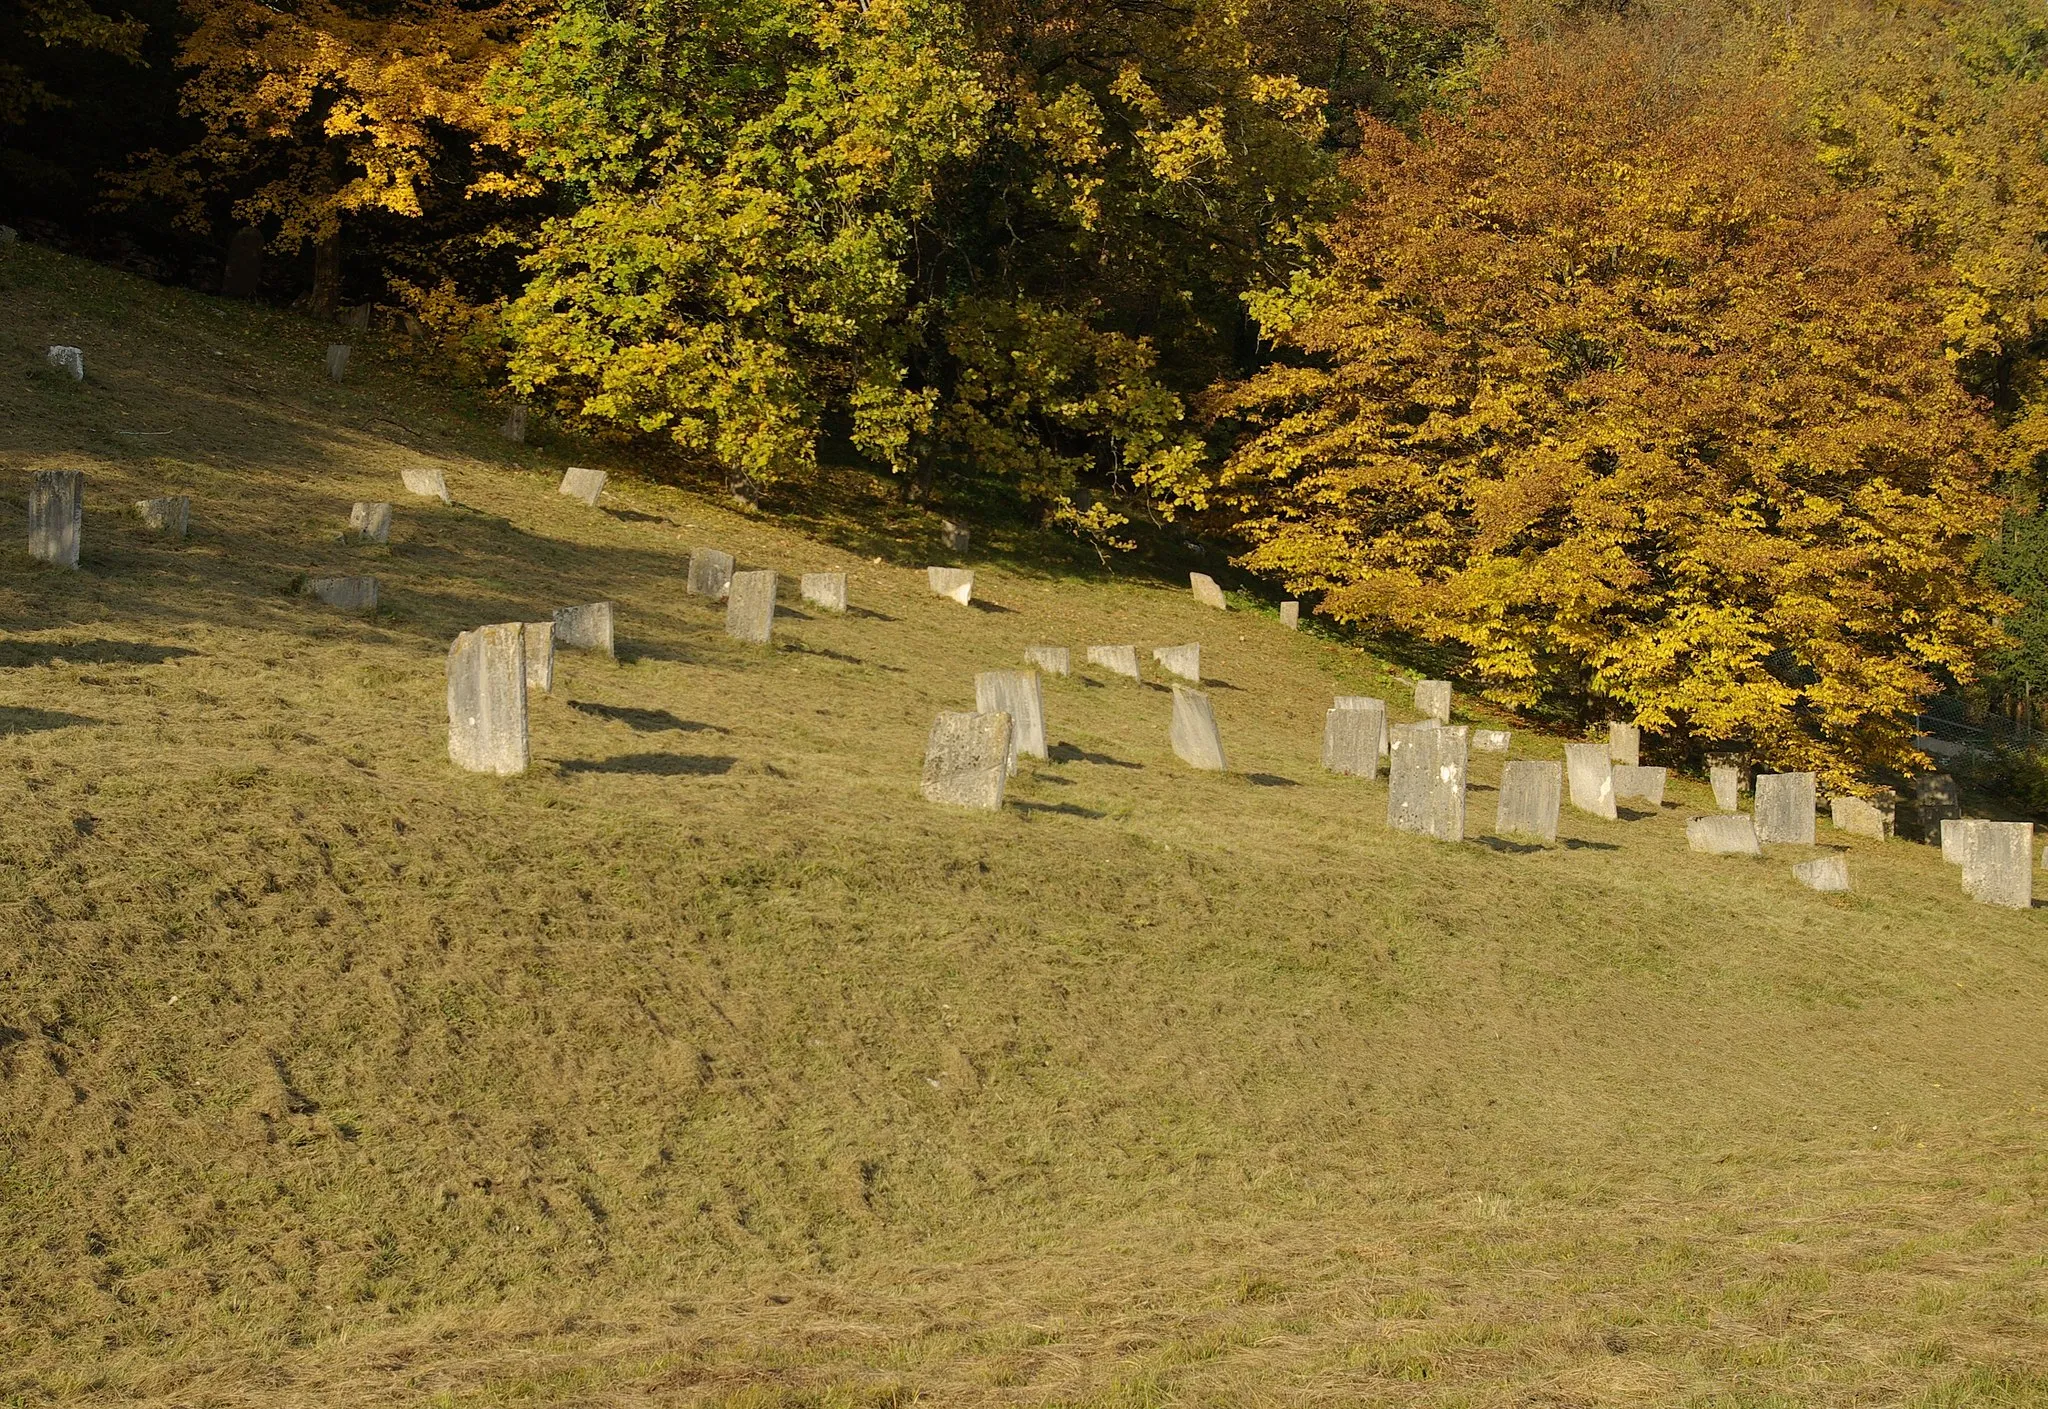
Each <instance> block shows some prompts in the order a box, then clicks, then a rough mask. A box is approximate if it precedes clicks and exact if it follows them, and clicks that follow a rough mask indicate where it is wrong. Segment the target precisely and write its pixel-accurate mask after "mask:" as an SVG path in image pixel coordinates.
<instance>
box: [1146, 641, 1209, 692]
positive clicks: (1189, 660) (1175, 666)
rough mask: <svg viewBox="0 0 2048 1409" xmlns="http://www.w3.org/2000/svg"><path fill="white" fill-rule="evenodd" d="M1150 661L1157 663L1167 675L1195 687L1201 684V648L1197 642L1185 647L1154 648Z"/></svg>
mask: <svg viewBox="0 0 2048 1409" xmlns="http://www.w3.org/2000/svg"><path fill="white" fill-rule="evenodd" d="M1152 659H1154V660H1156V661H1158V662H1159V664H1160V666H1161V667H1162V668H1163V669H1164V670H1165V671H1166V673H1167V674H1168V675H1178V676H1179V677H1180V678H1181V679H1183V680H1192V681H1193V682H1194V683H1195V684H1197V685H1199V684H1201V683H1202V647H1201V645H1200V643H1199V642H1197V643H1193V644H1190V645H1186V646H1154V647H1153V648H1152Z"/></svg>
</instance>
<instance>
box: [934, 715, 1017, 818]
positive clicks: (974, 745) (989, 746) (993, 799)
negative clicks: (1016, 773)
mask: <svg viewBox="0 0 2048 1409" xmlns="http://www.w3.org/2000/svg"><path fill="white" fill-rule="evenodd" d="M1009 757H1010V716H1009V715H1007V714H1002V713H996V714H968V713H965V712H963V711H955V710H947V711H945V712H944V713H942V714H941V715H939V717H938V718H937V719H936V720H934V721H933V723H932V732H931V733H930V735H928V736H927V737H926V739H925V745H924V795H925V800H926V801H928V802H945V803H951V804H953V805H954V806H956V807H978V808H981V809H983V810H984V811H988V812H997V811H1000V810H1001V809H1002V806H1003V782H1004V780H1005V779H1006V778H1008V776H1009V766H1008V760H1009Z"/></svg>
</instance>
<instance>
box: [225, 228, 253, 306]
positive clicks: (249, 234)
mask: <svg viewBox="0 0 2048 1409" xmlns="http://www.w3.org/2000/svg"><path fill="white" fill-rule="evenodd" d="M262 287H263V232H262V231H261V230H259V229H257V228H256V227H255V226H254V225H244V226H243V227H242V228H241V229H239V230H237V231H235V233H234V237H233V238H232V239H230V240H229V241H228V263H227V268H226V270H225V271H223V272H222V274H221V279H220V292H221V296H222V297H223V298H254V297H256V294H257V292H258V291H259V290H260V289H261V288H262Z"/></svg>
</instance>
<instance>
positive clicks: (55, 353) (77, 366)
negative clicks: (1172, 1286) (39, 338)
mask: <svg viewBox="0 0 2048 1409" xmlns="http://www.w3.org/2000/svg"><path fill="white" fill-rule="evenodd" d="M43 360H44V361H46V362H48V363H49V364H50V365H51V366H52V367H55V368H56V369H57V370H58V371H60V372H67V373H69V374H70V376H71V380H72V381H74V382H82V381H84V380H85V353H84V352H82V351H81V350H80V349H78V348H75V347H66V346H64V345H63V344H62V343H59V344H58V345H57V346H55V347H52V348H51V349H50V350H49V351H48V352H46V353H44V354H43Z"/></svg>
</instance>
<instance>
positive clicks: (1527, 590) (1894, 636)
mask: <svg viewBox="0 0 2048 1409" xmlns="http://www.w3.org/2000/svg"><path fill="white" fill-rule="evenodd" d="M1668 58H1669V56H1668V54H1661V53H1659V52H1657V51H1656V50H1655V49H1654V48H1652V47H1651V41H1650V40H1647V39H1646V38H1645V37H1644V36H1643V35H1642V34H1641V32H1640V31H1638V30H1635V29H1633V28H1631V27H1630V26H1628V25H1626V24H1615V23H1608V24H1589V25H1586V26H1583V27H1582V28H1580V29H1578V30H1576V31H1574V32H1572V33H1570V34H1568V35H1566V36H1564V37H1563V39H1562V40H1561V42H1556V43H1550V44H1543V43H1530V42H1516V43H1513V44H1511V45H1510V46H1509V47H1508V48H1507V49H1506V50H1505V52H1504V53H1503V54H1502V56H1501V57H1500V59H1499V61H1498V62H1496V63H1494V64H1493V65H1492V66H1491V67H1490V68H1489V69H1488V70H1487V72H1486V74H1485V76H1484V78H1483V81H1482V83H1481V85H1480V88H1479V91H1478V92H1477V94H1476V95H1475V100H1474V102H1473V105H1472V107H1471V109H1470V111H1469V112H1468V113H1466V114H1465V115H1463V116H1462V117H1448V116H1443V117H1437V118H1433V119H1431V120H1428V121H1427V122H1425V124H1424V125H1423V135H1422V137H1421V138H1420V140H1412V139H1410V138H1408V137H1405V136H1403V135H1401V134H1399V133H1397V132H1395V131H1393V130H1391V129H1389V128H1386V127H1374V128H1371V129H1369V130H1368V132H1367V133H1366V135H1365V145H1364V150H1363V152H1362V154H1361V156H1360V157H1359V158H1358V159H1357V160H1356V161H1355V162H1354V163H1353V164H1352V166H1351V169H1350V175H1351V177H1352V179H1353V181H1354V183H1355V185H1356V186H1357V188H1358V189H1359V190H1360V192H1361V196H1360V199H1359V201H1358V203H1357V204H1356V205H1355V206H1354V207H1353V208H1352V209H1351V210H1350V211H1349V212H1347V214H1346V216H1345V217H1344V219H1343V220H1342V221H1341V222H1340V223H1339V226H1338V227H1337V230H1336V231H1335V232H1334V233H1333V235H1332V244H1333V251H1334V254H1333V259H1332V261H1331V264H1330V266H1329V267H1328V269H1327V270H1326V271H1325V272H1324V274H1323V275H1322V277H1320V278H1319V279H1317V280H1313V281H1305V282H1303V283H1302V284H1301V285H1300V286H1299V287H1298V290H1297V293H1298V295H1299V296H1298V298H1297V300H1296V302H1295V304H1294V305H1293V306H1292V308H1291V309H1287V308H1285V307H1284V306H1280V305H1276V306H1275V312H1276V314H1278V313H1289V314H1291V316H1292V318H1293V320H1294V321H1293V322H1292V323H1291V326H1283V327H1282V328H1281V330H1280V331H1281V334H1282V339H1283V344H1284V347H1285V348H1286V349H1287V350H1288V351H1289V352H1290V353H1291V354H1292V355H1291V356H1290V358H1289V360H1287V361H1286V362H1284V363H1282V364H1281V365H1276V366H1274V367H1272V368H1270V369H1269V370H1267V371H1265V372H1263V373H1261V374H1260V375H1258V376H1255V377H1253V378H1250V379H1248V380H1246V381H1244V382H1242V383H1240V384H1237V385H1235V386H1233V387H1230V388H1228V389H1226V390H1224V391H1223V392H1222V393H1220V394H1219V396H1218V398H1217V401H1216V403H1215V409H1216V410H1217V411H1218V412H1219V413H1221V414H1225V415H1229V416H1235V417H1238V418H1241V422H1240V429H1241V434H1242V439H1241V441H1240V443H1239V444H1238V445H1237V448H1236V449H1235V451H1234V453H1233V454H1232V455H1231V456H1230V458H1229V460H1228V462H1227V464H1226V465H1225V466H1224V468H1223V469H1222V470H1221V471H1220V472H1219V473H1216V474H1214V475H1210V476H1206V477H1203V478H1200V479H1197V480H1196V481H1193V482H1184V483H1180V484H1176V485H1168V486H1165V487H1166V488H1168V489H1169V490H1170V491H1171V492H1173V493H1174V494H1175V495H1176V497H1177V498H1178V500H1179V501H1180V502H1181V503H1183V504H1185V505H1187V506H1189V507H1191V508H1196V509H1201V508H1205V507H1206V508H1209V509H1212V510H1220V511H1221V512H1223V513H1225V514H1226V515H1228V516H1229V517H1230V518H1231V519H1233V520H1234V521H1235V523H1236V525H1237V528H1238V531H1239V532H1240V533H1241V534H1242V536H1243V538H1244V540H1245V541H1246V543H1247V544H1248V545H1249V546H1248V551H1247V552H1246V553H1245V555H1244V557H1243V561H1244V562H1245V564H1246V565H1247V566H1249V567H1251V568H1253V569H1255V570H1258V571H1262V572H1267V573H1271V574H1273V575H1275V576H1277V577H1280V578H1281V579H1283V580H1284V581H1285V582H1286V584H1287V585H1288V587H1289V589H1290V590H1292V591H1295V592H1320V593H1322V594H1324V596H1323V601H1322V608H1321V609H1322V610H1324V611H1326V612H1328V613H1330V614H1332V615H1334V616H1336V617H1338V618H1340V619H1343V620H1347V621H1354V622H1360V623H1371V624H1374V625H1376V626H1380V627H1390V628H1395V629H1398V630H1401V631H1406V632H1411V633H1414V634H1415V635H1417V636H1419V637H1422V638H1425V639H1428V640H1431V641H1437V642H1445V643H1451V644H1454V645H1456V646H1458V647H1460V648H1462V650H1463V651H1464V652H1465V653H1466V655H1467V658H1468V661H1469V669H1470V672H1471V673H1472V675H1473V676H1475V677H1476V678H1477V679H1478V680H1479V681H1480V682H1481V683H1482V684H1483V686H1484V688H1486V690H1487V691H1488V692H1489V693H1491V694H1493V695H1494V696H1496V697H1497V698H1500V699H1502V700H1504V701H1507V702H1510V703H1513V704H1516V705H1521V706H1528V707H1538V708H1545V709H1550V710H1553V711H1556V712H1558V713H1560V714H1565V715H1570V716H1575V717H1577V718H1580V719H1592V718H1597V717H1599V716H1601V715H1603V714H1608V713H1619V714H1622V715H1624V716H1626V717H1630V718H1634V719H1636V720H1638V721H1639V722H1640V723H1642V724H1643V725H1644V726H1645V727H1647V728H1650V729H1652V730H1655V731H1658V732H1660V733H1664V734H1666V735H1669V736H1673V737H1675V738H1677V739H1679V740H1681V741H1689V742H1692V743H1695V744H1706V743H1726V742H1741V743H1744V744H1747V745H1748V746H1750V747H1752V748H1753V749H1754V750H1755V751H1756V752H1757V754H1758V755H1759V756H1760V758H1762V759H1763V760H1764V761H1766V762H1768V763H1771V764H1774V765H1778V766H1783V767H1800V768H1813V769H1816V770H1817V771H1819V772H1820V773H1821V774H1822V775H1823V776H1824V778H1825V779H1826V780H1828V781H1829V782H1831V783H1834V784H1842V783H1846V782H1847V781H1849V780H1850V778H1851V777H1852V776H1853V775H1854V774H1856V773H1857V772H1859V771H1862V770H1869V769H1873V768H1885V767H1892V768H1903V767H1907V766H1911V765H1913V764H1915V763H1917V762H1920V761H1921V760H1920V759H1919V757H1918V755H1917V753H1916V751H1915V749H1914V747H1913V743H1912V740H1913V736H1914V732H1915V730H1914V728H1913V715H1914V712H1915V710H1916V708H1917V706H1918V705H1919V704H1920V702H1921V701H1923V700H1924V699H1925V697H1926V696H1928V695H1929V694H1930V693H1931V692H1933V691H1934V690H1935V689H1937V688H1938V686H1939V685H1940V684H1941V683H1942V682H1943V681H1944V680H1955V681H1962V680H1968V679H1969V678H1971V676H1972V673H1973V672H1974V671H1975V670H1976V669H1977V667H1978V664H1979V662H1980V661H1981V660H1982V659H1983V658H1984V656H1985V655H1986V653H1987V652H1988V651H1989V650H1990V649H1992V648H1993V647H1994V645H1995V644H1996V643H1997V642H1998V641H1999V639H2000V637H1999V632H1998V628H1997V626H1996V618H1997V616H1998V614H1999V613H2000V612H2001V611H2003V610H2004V609H2005V608H2006V607H2007V605H2008V603H2007V602H2006V601H2005V600H2004V599H2002V598H2001V597H2000V596H1999V595H1998V594H1997V593H1996V592H1995V591H1994V590H1992V589H1990V588H1989V587H1986V586H1984V585H1981V584H1980V583H1979V581H1978V580H1977V578H1976V576H1975V575H1974V564H1975V559H1976V554H1977V545H1978V543H1979V539H1980V536H1981V535H1983V534H1984V533H1986V532H1987V531H1988V530H1990V529H1991V528H1993V527H1994V526H1995V524H1996V523H1997V519H1998V515H1999V512H2000V509H2001V501H2000V500H1999V498H1998V497H1997V496H1996V495H1995V494H1994V492H1993V490H1992V465H1991V460H1992V449H1993V446H1992V437H1991V427H1990V422H1989V419H1988V416H1987V412H1986V408H1985V407H1984V405H1983V404H1982V403H1981V402H1979V401H1977V400H1975V399H1973V398H1972V397H1970V396H1969V395H1967V394H1966V393H1965V392H1964V391H1963V390H1962V389H1961V388H1960V387H1959V386H1958V385H1957V383H1956V379H1955V377H1954V376H1953V374H1952V372H1951V370H1950V367H1949V365H1948V363H1947V361H1946V360H1945V358H1944V355H1943V346H1942V343H1943V326H1942V302H1941V292H1940V283H1941V279H1940V275H1941V271H1940V270H1939V268H1938V267H1936V266H1934V265H1931V264H1930V263H1929V262H1927V261H1925V260H1922V259H1919V258H1916V257H1915V256H1914V255H1913V254H1912V253H1911V252H1909V251H1907V250H1906V249H1904V248H1902V247H1901V245H1900V243H1899V242H1898V240H1897V239H1896V238H1895V237H1894V235H1893V233H1892V231H1891V230H1890V228H1889V227H1888V226H1887V224H1886V222H1885V219H1884V215H1883V212H1882V210H1881V209H1880V208H1879V207H1878V206H1876V205H1875V204H1874V203H1872V202H1871V201H1869V200H1868V199H1866V198H1864V197H1863V196H1861V195H1859V194H1857V193H1855V192H1851V191H1845V190H1843V189H1842V188H1841V187H1840V186H1839V185H1838V184H1837V183H1835V182H1834V181H1832V180H1831V179H1830V178H1829V177H1828V176H1827V174H1826V173H1825V172H1824V171H1822V170H1821V168H1820V167H1819V165H1818V164H1817V163H1816V162H1815V161H1814V160H1813V154H1812V151H1811V149H1810V148H1808V147H1806V146H1804V145H1803V144H1801V143H1800V142H1799V141H1797V140H1795V139H1794V137H1793V136H1791V135H1790V132H1789V129H1790V128H1791V126H1792V123H1791V122H1790V120H1789V118H1788V115H1787V113H1786V111H1785V105H1784V104H1783V103H1782V102H1779V101H1775V100H1774V99H1773V97H1772V94H1771V91H1770V89H1769V86H1768V85H1767V84H1766V83H1765V82H1764V81H1763V80H1762V79H1761V78H1760V77H1754V78H1753V79H1752V81H1750V82H1748V83H1744V84H1719V85H1702V84H1700V83H1697V82H1694V81H1691V80H1690V79H1688V78H1687V77H1685V70H1684V69H1683V68H1682V67H1681V68H1674V67H1673V66H1672V65H1671V64H1669V63H1668V62H1667V60H1668ZM1276 321H1279V320H1278V319H1277V318H1276Z"/></svg>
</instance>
